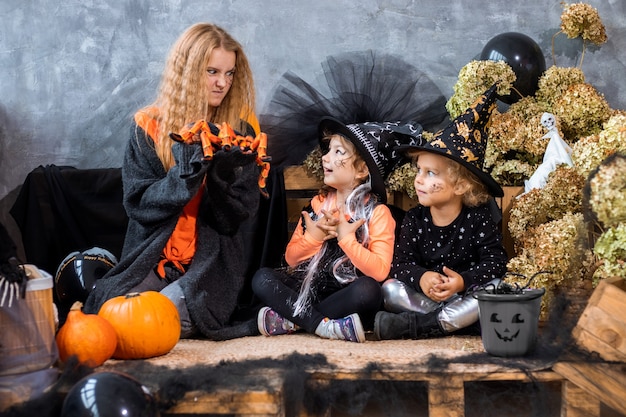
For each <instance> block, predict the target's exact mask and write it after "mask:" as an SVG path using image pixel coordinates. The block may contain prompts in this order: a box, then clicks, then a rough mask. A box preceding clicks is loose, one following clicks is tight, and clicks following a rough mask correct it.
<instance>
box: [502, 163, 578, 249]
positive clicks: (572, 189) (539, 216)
mask: <svg viewBox="0 0 626 417" xmlns="http://www.w3.org/2000/svg"><path fill="white" fill-rule="evenodd" d="M584 184H585V179H584V177H582V176H581V175H580V174H578V172H577V171H576V170H575V169H574V168H572V167H569V166H567V165H560V166H558V167H557V168H556V169H555V170H554V171H553V172H551V173H550V175H548V178H547V180H546V185H545V186H544V187H543V188H533V189H532V190H530V191H528V192H527V193H524V194H522V195H521V196H519V197H518V198H516V199H515V200H514V201H513V203H512V204H511V210H510V212H509V216H510V217H509V223H508V227H509V232H510V233H511V237H512V238H513V242H514V246H515V247H516V248H517V247H520V246H527V245H528V244H529V241H528V239H529V238H528V235H529V234H531V233H532V229H534V228H535V227H537V226H539V225H542V224H544V223H547V222H549V221H553V220H557V219H559V218H561V217H562V216H563V215H565V214H567V213H578V212H580V211H581V210H582V198H583V197H582V191H583V187H584ZM530 244H531V245H532V243H530Z"/></svg>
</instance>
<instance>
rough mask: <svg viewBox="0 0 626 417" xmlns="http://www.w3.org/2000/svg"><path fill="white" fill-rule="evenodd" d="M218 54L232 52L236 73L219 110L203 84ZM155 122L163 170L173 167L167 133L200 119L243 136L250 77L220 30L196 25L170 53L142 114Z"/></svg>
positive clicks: (237, 48)
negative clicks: (223, 125)
mask: <svg viewBox="0 0 626 417" xmlns="http://www.w3.org/2000/svg"><path fill="white" fill-rule="evenodd" d="M216 48H223V49H225V50H226V51H229V52H234V53H235V55H236V60H235V73H234V78H233V82H232V85H231V87H230V90H229V91H228V94H227V95H226V96H225V97H224V100H223V101H222V103H221V105H220V106H219V107H213V106H211V105H209V103H208V91H207V83H206V82H205V81H204V80H205V77H206V70H207V65H208V62H209V59H210V57H211V53H212V52H213V50H214V49H216ZM155 108H156V109H157V110H156V111H157V112H158V114H152V116H153V117H154V118H155V119H157V120H158V121H159V132H158V138H156V139H157V140H156V152H157V154H158V156H159V159H161V161H162V162H163V166H164V167H165V169H168V170H169V169H170V168H171V167H172V166H174V164H175V162H174V158H173V155H172V143H173V141H172V140H171V139H170V138H169V134H170V132H179V131H180V130H181V129H182V128H183V127H185V126H186V125H188V124H190V123H193V122H195V121H197V120H199V119H205V120H206V121H207V122H212V123H223V122H227V123H228V124H230V125H231V126H233V127H234V128H235V129H237V130H238V131H239V132H242V133H243V132H245V131H246V129H245V126H246V123H245V121H244V120H246V119H248V118H249V117H250V116H251V115H254V112H255V90H254V81H253V77H252V71H251V69H250V65H249V63H248V58H247V57H246V55H245V53H244V51H243V48H242V46H241V45H240V44H239V42H237V41H236V40H235V39H233V37H232V36H231V35H229V34H228V33H227V32H226V31H225V30H224V29H222V28H220V27H219V26H216V25H213V24H210V23H197V24H195V25H193V26H191V27H189V28H188V29H187V30H186V31H185V32H184V33H183V34H182V35H181V36H180V37H179V38H178V40H177V41H176V43H175V44H174V45H173V46H172V49H171V50H170V53H169V56H168V58H167V61H166V63H165V69H164V71H163V75H162V78H161V84H160V86H159V91H158V95H157V98H156V100H155V101H154V103H153V104H152V105H150V106H148V107H146V108H145V109H144V110H145V111H146V112H148V113H149V114H151V113H154V111H155Z"/></svg>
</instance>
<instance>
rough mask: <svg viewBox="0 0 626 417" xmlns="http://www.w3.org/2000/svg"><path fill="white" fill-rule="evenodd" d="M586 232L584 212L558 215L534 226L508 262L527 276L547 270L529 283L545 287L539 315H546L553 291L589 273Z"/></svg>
mask: <svg viewBox="0 0 626 417" xmlns="http://www.w3.org/2000/svg"><path fill="white" fill-rule="evenodd" d="M525 195H527V194H525ZM585 235H586V226H585V222H584V218H583V215H582V214H581V213H577V214H571V213H568V214H566V215H564V216H563V217H561V218H560V219H557V220H553V221H550V222H548V223H544V224H541V225H539V226H537V227H535V228H533V230H532V232H531V233H529V234H528V235H527V237H526V239H525V242H524V246H523V248H521V251H520V253H519V254H518V255H517V256H515V257H513V258H511V259H510V260H509V262H508V263H507V270H508V271H509V272H512V273H519V274H523V275H525V276H526V277H530V276H532V275H534V274H535V273H537V272H539V271H549V273H547V274H539V275H536V277H535V278H534V279H533V282H532V284H531V286H533V287H537V288H544V289H545V290H546V296H544V297H543V300H542V307H541V311H542V315H547V312H548V311H549V306H550V304H551V303H552V300H553V299H554V293H555V292H556V291H558V290H559V289H560V288H573V287H577V286H578V285H579V283H580V282H581V281H582V280H584V279H586V278H587V276H589V275H591V272H590V271H589V267H590V265H593V264H594V262H592V261H591V260H592V258H593V255H592V253H591V251H589V250H587V249H586V248H585V247H584V245H582V244H581V238H582V237H583V236H585ZM515 279H516V278H513V280H515ZM517 280H519V284H525V282H523V281H525V280H524V279H523V278H522V279H521V280H520V279H519V278H518V279H517ZM507 281H509V278H507Z"/></svg>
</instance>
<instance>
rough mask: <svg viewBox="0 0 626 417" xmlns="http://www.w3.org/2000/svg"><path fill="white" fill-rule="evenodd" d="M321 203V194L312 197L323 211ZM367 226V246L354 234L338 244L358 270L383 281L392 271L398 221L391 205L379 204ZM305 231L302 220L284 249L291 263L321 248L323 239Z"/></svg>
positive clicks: (317, 211) (316, 210)
mask: <svg viewBox="0 0 626 417" xmlns="http://www.w3.org/2000/svg"><path fill="white" fill-rule="evenodd" d="M330 198H334V196H331V197H330ZM322 204H323V202H322V200H321V198H320V196H319V195H318V196H315V197H313V199H312V200H311V206H312V207H313V211H315V213H318V214H319V213H320V212H321V209H322ZM368 225H369V235H370V236H369V237H370V241H369V245H368V247H367V248H366V247H365V246H363V245H362V244H361V243H359V242H358V241H357V240H356V236H355V235H354V234H352V235H348V236H344V238H343V239H341V240H340V241H339V242H338V244H339V247H340V248H341V249H342V250H343V251H344V253H345V254H346V255H347V256H348V258H350V260H351V261H352V264H353V265H354V266H355V267H356V268H357V269H358V270H359V271H361V272H362V273H363V274H365V275H367V276H370V277H372V278H374V279H375V280H376V281H379V282H382V281H384V280H385V279H386V278H387V276H388V275H389V271H390V270H391V261H392V259H393V247H394V242H395V228H396V222H395V220H394V219H393V216H392V214H391V211H390V210H389V208H388V207H387V206H385V205H384V204H379V205H378V206H376V208H375V209H374V211H373V213H372V217H371V218H370V219H369V223H368ZM302 230H303V227H302V219H300V221H299V222H298V225H297V226H296V230H295V231H294V232H293V235H292V237H291V240H290V241H289V244H288V245H287V250H286V251H285V260H286V261H287V263H288V264H289V265H290V266H296V265H297V264H299V263H301V262H303V261H306V260H307V259H309V258H311V257H312V256H313V255H315V253H317V251H319V250H320V248H321V247H322V244H323V242H322V241H319V240H316V239H314V238H313V237H312V236H311V235H310V234H309V233H304V234H303V233H302Z"/></svg>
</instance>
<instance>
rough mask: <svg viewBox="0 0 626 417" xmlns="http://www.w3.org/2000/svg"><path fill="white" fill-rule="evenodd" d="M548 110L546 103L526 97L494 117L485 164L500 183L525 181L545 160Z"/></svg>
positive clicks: (515, 183) (492, 118) (512, 183)
mask: <svg viewBox="0 0 626 417" xmlns="http://www.w3.org/2000/svg"><path fill="white" fill-rule="evenodd" d="M546 110H548V109H547V106H546V105H545V103H540V102H538V101H537V100H535V99H534V98H533V97H524V98H523V99H521V100H519V101H517V102H516V103H514V104H513V105H511V106H510V107H509V109H508V111H507V112H506V113H498V114H494V115H493V116H492V117H491V127H490V129H489V142H488V143H487V150H486V153H485V164H484V166H485V168H486V169H487V170H489V171H490V174H491V175H492V176H493V177H494V178H495V179H496V181H498V182H499V183H500V184H502V185H522V184H524V180H525V179H528V178H529V177H530V176H531V175H532V174H533V172H534V171H535V170H536V169H537V167H538V166H539V164H540V163H541V161H542V159H543V154H544V153H545V150H546V147H547V145H548V141H546V140H544V139H542V137H543V136H544V134H545V133H546V131H545V127H544V126H543V125H542V124H541V115H542V114H543V112H544V111H546Z"/></svg>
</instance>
